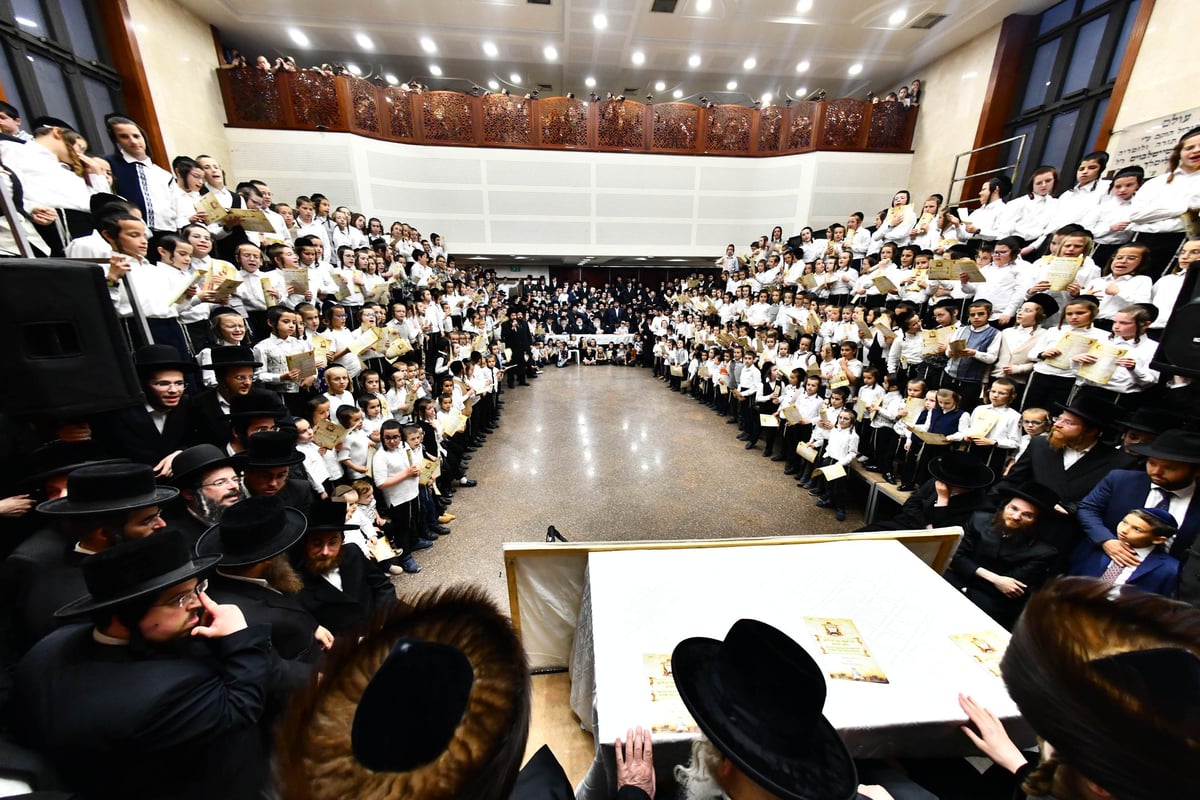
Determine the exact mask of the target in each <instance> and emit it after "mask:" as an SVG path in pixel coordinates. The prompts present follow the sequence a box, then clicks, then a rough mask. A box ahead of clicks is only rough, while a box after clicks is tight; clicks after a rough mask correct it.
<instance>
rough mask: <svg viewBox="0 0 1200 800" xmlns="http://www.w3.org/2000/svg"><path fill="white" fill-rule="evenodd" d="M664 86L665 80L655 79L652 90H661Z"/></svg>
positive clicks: (665, 84)
mask: <svg viewBox="0 0 1200 800" xmlns="http://www.w3.org/2000/svg"><path fill="white" fill-rule="evenodd" d="M666 88H667V82H666V81H656V82H655V84H654V91H656V92H661V91H663V90H664V89H666Z"/></svg>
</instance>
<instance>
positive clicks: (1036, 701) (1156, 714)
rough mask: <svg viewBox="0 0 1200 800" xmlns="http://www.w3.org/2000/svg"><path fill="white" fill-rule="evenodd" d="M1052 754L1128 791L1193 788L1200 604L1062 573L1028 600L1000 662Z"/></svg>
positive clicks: (1199, 745)
mask: <svg viewBox="0 0 1200 800" xmlns="http://www.w3.org/2000/svg"><path fill="white" fill-rule="evenodd" d="M1000 670H1001V673H1002V674H1003V676H1004V683H1005V684H1006V685H1007V687H1008V693H1009V695H1010V696H1011V697H1012V699H1013V700H1014V701H1015V702H1016V704H1017V707H1018V708H1020V709H1021V715H1022V716H1024V717H1025V719H1026V721H1028V722H1029V724H1030V725H1031V726H1032V727H1033V729H1034V730H1035V731H1036V732H1037V734H1038V735H1039V736H1041V737H1042V738H1043V739H1045V740H1046V741H1047V742H1048V743H1049V744H1050V745H1052V746H1053V747H1054V751H1055V752H1054V758H1053V759H1051V760H1049V761H1047V762H1045V763H1043V764H1042V765H1041V766H1039V767H1038V769H1037V770H1035V771H1034V772H1033V773H1032V774H1031V775H1030V777H1029V779H1027V781H1026V787H1027V788H1028V790H1029V791H1030V792H1031V793H1039V794H1040V793H1041V792H1042V791H1043V790H1044V788H1045V786H1047V785H1051V781H1053V780H1054V778H1055V776H1054V775H1053V773H1054V772H1055V771H1056V764H1061V765H1066V766H1068V767H1070V768H1071V770H1073V771H1074V772H1076V773H1078V774H1079V775H1082V776H1083V777H1084V778H1086V779H1088V780H1090V781H1092V782H1093V783H1095V784H1096V785H1097V786H1099V787H1101V788H1102V789H1104V790H1106V791H1108V792H1109V793H1111V794H1112V795H1113V796H1114V797H1119V798H1121V800H1151V799H1152V798H1153V799H1154V800H1158V799H1159V798H1164V797H1194V796H1195V794H1196V770H1195V765H1196V763H1197V761H1198V760H1200V611H1198V610H1196V609H1194V608H1192V607H1191V606H1189V605H1186V604H1184V603H1180V602H1176V601H1174V600H1168V599H1167V598H1165V597H1161V596H1159V595H1157V594H1151V593H1148V592H1142V591H1139V590H1137V589H1136V588H1132V587H1120V588H1117V589H1114V588H1113V587H1111V586H1110V585H1109V584H1107V583H1102V582H1101V581H1098V580H1095V579H1092V578H1064V579H1060V580H1057V581H1054V582H1052V583H1050V584H1048V585H1047V586H1046V587H1045V588H1044V589H1042V590H1041V591H1040V592H1037V593H1036V594H1034V595H1033V597H1032V598H1031V599H1030V600H1029V605H1028V606H1026V608H1025V613H1024V614H1023V615H1022V616H1021V619H1020V620H1019V621H1018V622H1017V627H1016V629H1015V630H1014V631H1013V636H1012V640H1011V641H1010V642H1009V645H1008V648H1007V650H1005V653H1004V660H1003V661H1002V662H1001V664H1000Z"/></svg>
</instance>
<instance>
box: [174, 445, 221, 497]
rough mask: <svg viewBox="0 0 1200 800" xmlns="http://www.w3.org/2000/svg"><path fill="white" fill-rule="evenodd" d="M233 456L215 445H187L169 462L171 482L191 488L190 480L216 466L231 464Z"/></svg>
mask: <svg viewBox="0 0 1200 800" xmlns="http://www.w3.org/2000/svg"><path fill="white" fill-rule="evenodd" d="M233 463H234V461H233V456H230V455H226V454H225V451H224V450H222V449H221V448H219V447H217V446H216V445H212V444H198V445H195V446H193V447H189V448H187V449H185V450H183V451H181V452H180V453H179V455H177V456H175V460H174V461H172V462H171V483H173V484H175V485H176V486H183V487H187V488H191V485H192V482H193V481H195V480H199V479H200V477H201V476H202V475H203V474H204V473H205V472H209V471H211V470H214V469H217V468H218V467H229V466H233Z"/></svg>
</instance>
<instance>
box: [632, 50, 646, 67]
mask: <svg viewBox="0 0 1200 800" xmlns="http://www.w3.org/2000/svg"><path fill="white" fill-rule="evenodd" d="M630 60H631V61H633V63H634V64H636V65H638V66H641V65H642V64H645V63H646V54H645V53H643V52H642V51H641V50H634V51H633V55H632V56H630Z"/></svg>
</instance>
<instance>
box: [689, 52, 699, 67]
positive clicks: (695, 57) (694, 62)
mask: <svg viewBox="0 0 1200 800" xmlns="http://www.w3.org/2000/svg"><path fill="white" fill-rule="evenodd" d="M688 66H689V67H692V68H695V67H698V66H700V54H699V53H693V54H692V55H690V56H688Z"/></svg>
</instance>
